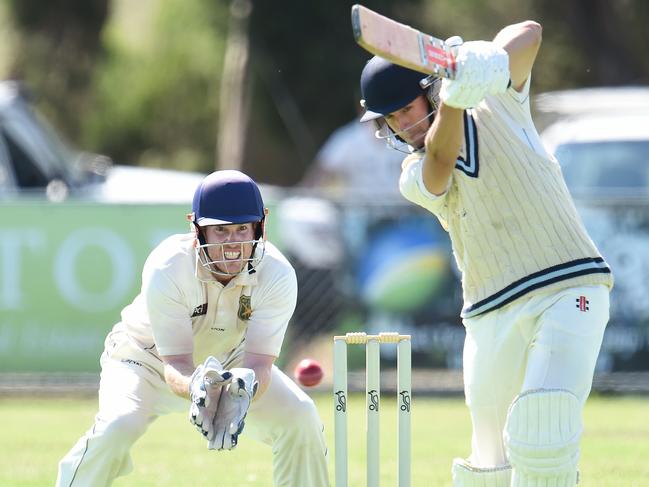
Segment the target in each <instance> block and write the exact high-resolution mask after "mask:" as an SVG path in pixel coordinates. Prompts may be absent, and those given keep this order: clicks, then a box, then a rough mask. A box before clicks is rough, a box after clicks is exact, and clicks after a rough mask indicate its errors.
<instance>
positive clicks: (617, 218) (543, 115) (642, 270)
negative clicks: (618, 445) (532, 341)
mask: <svg viewBox="0 0 649 487" xmlns="http://www.w3.org/2000/svg"><path fill="white" fill-rule="evenodd" d="M534 109H535V110H536V115H537V119H539V120H540V121H541V124H540V126H541V131H540V135H541V138H542V139H543V142H544V145H545V146H546V148H547V149H548V150H549V151H551V152H553V153H554V154H555V156H556V158H557V160H558V161H559V164H560V165H561V169H562V172H563V174H564V177H565V180H566V184H567V186H568V189H569V190H570V192H571V193H572V195H573V196H574V198H575V202H576V205H577V209H578V210H579V212H580V214H581V216H582V219H583V220H584V224H585V225H586V227H587V228H588V231H589V233H590V235H591V237H592V239H593V241H594V242H595V243H596V244H597V246H598V247H599V249H600V251H601V252H602V254H603V255H604V258H605V259H606V260H607V261H608V263H609V264H610V266H611V268H612V269H613V274H614V277H615V287H614V288H613V292H612V294H611V320H610V324H609V327H608V329H607V332H606V336H605V339H604V344H603V349H602V354H601V355H600V359H599V362H598V366H599V368H600V370H638V369H642V370H649V280H648V279H647V276H648V275H649V87H616V88H592V89H580V90H567V91H559V92H553V93H545V94H542V95H539V96H538V97H536V99H535V102H534Z"/></svg>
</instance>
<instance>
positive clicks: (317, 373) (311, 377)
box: [293, 358, 324, 387]
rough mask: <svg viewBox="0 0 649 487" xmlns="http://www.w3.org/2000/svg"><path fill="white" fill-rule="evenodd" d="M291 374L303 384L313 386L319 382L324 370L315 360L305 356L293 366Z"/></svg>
mask: <svg viewBox="0 0 649 487" xmlns="http://www.w3.org/2000/svg"><path fill="white" fill-rule="evenodd" d="M293 375H294V376H295V379H296V380H297V381H298V382H299V383H300V384H302V385H303V386H306V387H313V386H317V385H318V384H319V383H320V381H321V380H322V377H323V376H324V372H323V371H322V367H321V366H320V364H319V363H318V362H317V361H316V360H313V359H310V358H305V359H304V360H302V361H301V362H300V363H299V364H297V365H296V366H295V370H294V371H293Z"/></svg>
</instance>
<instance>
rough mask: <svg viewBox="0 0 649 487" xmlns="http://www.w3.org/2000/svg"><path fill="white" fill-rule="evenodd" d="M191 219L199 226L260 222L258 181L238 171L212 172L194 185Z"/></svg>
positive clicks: (261, 202) (260, 200)
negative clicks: (196, 185)
mask: <svg viewBox="0 0 649 487" xmlns="http://www.w3.org/2000/svg"><path fill="white" fill-rule="evenodd" d="M192 212H193V215H194V216H193V219H192V221H193V222H194V223H195V224H196V225H198V226H201V227H204V226H207V225H228V224H232V223H249V222H261V221H263V219H264V216H265V214H264V201H263V200H262V198H261V192H260V191H259V187H258V186H257V183H255V181H253V180H252V178H250V177H249V176H247V175H245V174H244V173H242V172H240V171H235V170H230V169H228V170H223V171H215V172H213V173H211V174H209V175H208V176H206V177H205V179H203V181H201V183H200V184H199V185H198V188H196V191H195V193H194V200H193V203H192Z"/></svg>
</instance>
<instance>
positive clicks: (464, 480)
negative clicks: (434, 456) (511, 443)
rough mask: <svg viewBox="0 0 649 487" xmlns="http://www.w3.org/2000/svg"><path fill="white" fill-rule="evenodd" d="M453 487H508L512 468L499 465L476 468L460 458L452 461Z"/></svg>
mask: <svg viewBox="0 0 649 487" xmlns="http://www.w3.org/2000/svg"><path fill="white" fill-rule="evenodd" d="M451 472H452V475H453V487H509V484H510V481H511V480H510V479H511V475H512V468H511V467H510V466H509V465H501V466H498V467H493V468H478V467H474V466H473V465H471V464H470V463H469V462H468V461H466V460H464V459H462V458H456V459H454V460H453V467H452V469H451Z"/></svg>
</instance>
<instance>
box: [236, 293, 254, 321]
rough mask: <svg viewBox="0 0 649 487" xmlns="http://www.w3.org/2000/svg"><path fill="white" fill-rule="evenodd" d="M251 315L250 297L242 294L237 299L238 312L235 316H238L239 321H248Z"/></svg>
mask: <svg viewBox="0 0 649 487" xmlns="http://www.w3.org/2000/svg"><path fill="white" fill-rule="evenodd" d="M251 315H252V306H251V305H250V296H246V295H245V294H242V295H241V297H240V298H239V312H238V313H237V316H239V319H240V320H243V321H248V320H249V319H250V316H251Z"/></svg>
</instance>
